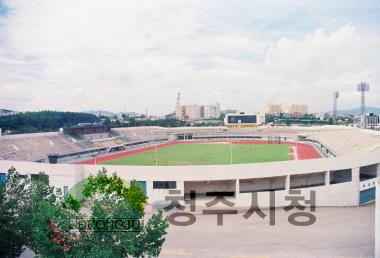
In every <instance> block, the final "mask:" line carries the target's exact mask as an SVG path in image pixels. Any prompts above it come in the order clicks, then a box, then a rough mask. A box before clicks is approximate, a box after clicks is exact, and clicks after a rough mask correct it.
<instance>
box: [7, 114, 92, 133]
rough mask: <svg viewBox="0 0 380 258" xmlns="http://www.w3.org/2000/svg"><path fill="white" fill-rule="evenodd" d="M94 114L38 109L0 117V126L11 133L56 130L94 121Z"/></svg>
mask: <svg viewBox="0 0 380 258" xmlns="http://www.w3.org/2000/svg"><path fill="white" fill-rule="evenodd" d="M97 120H98V118H97V117H96V116H95V115H92V114H87V113H77V112H56V111H39V112H25V113H19V114H16V115H10V116H2V117H0V128H1V129H2V130H3V131H5V130H9V131H11V132H12V133H35V132H49V131H57V130H58V129H59V128H62V127H67V126H73V125H77V124H78V123H94V122H96V121H97Z"/></svg>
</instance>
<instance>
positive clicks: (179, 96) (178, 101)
mask: <svg viewBox="0 0 380 258" xmlns="http://www.w3.org/2000/svg"><path fill="white" fill-rule="evenodd" d="M180 98H181V93H179V92H178V94H177V103H176V105H177V106H179V105H180V104H181V102H180Z"/></svg>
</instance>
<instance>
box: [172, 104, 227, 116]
mask: <svg viewBox="0 0 380 258" xmlns="http://www.w3.org/2000/svg"><path fill="white" fill-rule="evenodd" d="M175 114H176V118H177V119H179V120H197V119H213V118H219V117H220V105H219V103H216V104H213V105H196V104H194V105H181V104H179V103H178V102H177V105H176V112H175Z"/></svg>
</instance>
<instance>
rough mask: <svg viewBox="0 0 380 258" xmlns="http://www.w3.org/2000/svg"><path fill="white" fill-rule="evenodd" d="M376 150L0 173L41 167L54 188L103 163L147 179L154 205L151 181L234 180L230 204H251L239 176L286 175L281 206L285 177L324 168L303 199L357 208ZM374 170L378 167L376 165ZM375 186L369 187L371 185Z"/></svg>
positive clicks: (264, 197)
mask: <svg viewBox="0 0 380 258" xmlns="http://www.w3.org/2000/svg"><path fill="white" fill-rule="evenodd" d="M379 163H380V152H372V153H368V154H363V155H357V156H350V157H337V158H325V159H314V160H293V161H281V162H271V163H255V164H236V165H210V166H170V167H164V166H161V167H160V166H159V167H153V166H152V167H144V166H102V165H82V164H43V163H34V162H17V161H0V173H5V172H6V171H7V170H8V169H9V168H10V167H12V166H14V167H15V168H16V169H17V170H18V171H19V172H20V173H24V174H36V173H38V172H39V171H44V172H45V173H47V174H48V175H49V176H50V182H51V184H52V185H54V186H56V187H61V188H63V186H69V187H72V186H73V185H75V184H76V183H77V182H80V181H81V180H83V179H84V178H86V177H88V176H89V175H90V174H91V173H92V174H96V172H97V171H98V170H99V169H101V168H102V167H106V168H107V170H108V171H109V173H110V174H111V173H113V172H117V174H118V175H119V176H120V177H122V178H124V179H126V180H133V179H135V180H138V181H146V185H147V195H148V198H149V199H148V202H149V203H153V202H155V201H158V200H164V199H165V196H166V195H167V194H168V190H166V189H153V181H176V182H177V189H178V190H181V193H182V194H183V193H184V184H185V182H188V181H214V180H234V181H235V182H236V186H235V189H236V196H235V197H227V198H226V199H229V200H231V201H233V202H234V203H235V206H250V205H251V198H252V194H251V193H240V190H239V189H240V186H239V183H238V182H239V180H240V179H255V178H268V177H277V176H285V177H286V184H285V190H282V191H276V192H275V197H276V201H275V203H276V206H286V205H288V204H289V201H286V200H285V196H286V195H288V192H289V189H290V176H291V175H299V174H310V173H318V172H326V174H325V183H324V185H322V186H316V187H308V188H302V189H299V190H300V191H301V194H302V195H304V197H305V198H306V199H309V196H310V191H311V190H314V191H316V205H317V206H356V205H358V204H359V192H360V190H361V189H359V187H360V183H363V182H360V181H359V169H360V167H363V166H368V165H373V164H379ZM377 168H379V166H377ZM340 169H352V180H351V181H350V182H345V183H338V184H331V185H330V178H329V173H328V172H329V171H332V170H340ZM372 187H374V186H372ZM205 201H206V200H199V203H198V202H197V205H203V204H204V202H205ZM258 203H259V206H260V207H268V206H269V192H259V193H258Z"/></svg>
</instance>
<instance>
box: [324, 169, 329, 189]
mask: <svg viewBox="0 0 380 258" xmlns="http://www.w3.org/2000/svg"><path fill="white" fill-rule="evenodd" d="M325 185H326V186H329V185H330V171H326V174H325Z"/></svg>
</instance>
